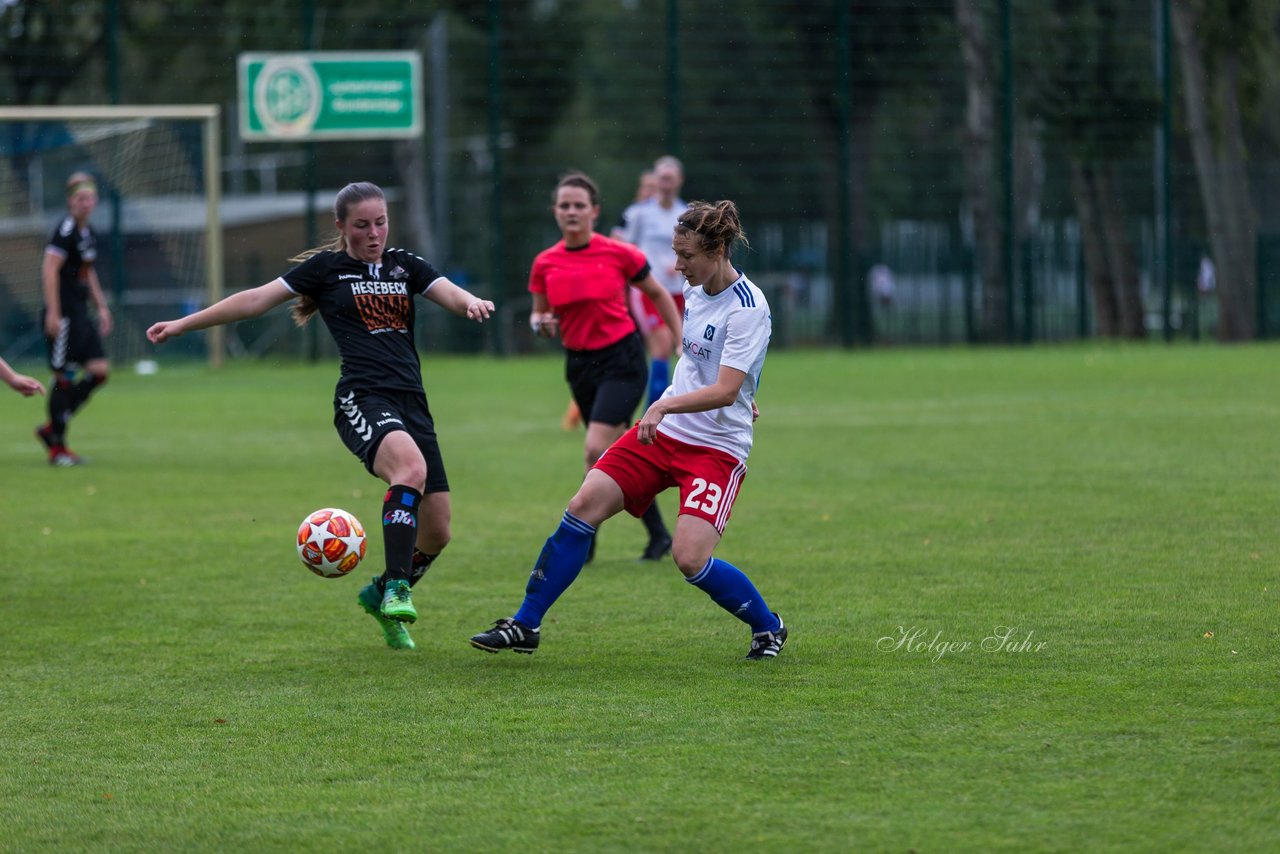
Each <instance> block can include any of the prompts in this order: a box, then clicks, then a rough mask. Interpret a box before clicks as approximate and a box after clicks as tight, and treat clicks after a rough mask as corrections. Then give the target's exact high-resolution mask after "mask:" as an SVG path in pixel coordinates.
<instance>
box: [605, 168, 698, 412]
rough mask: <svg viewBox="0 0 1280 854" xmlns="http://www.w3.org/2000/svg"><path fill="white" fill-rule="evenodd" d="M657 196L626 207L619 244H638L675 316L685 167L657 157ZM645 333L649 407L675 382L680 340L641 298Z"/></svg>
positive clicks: (680, 301)
mask: <svg viewBox="0 0 1280 854" xmlns="http://www.w3.org/2000/svg"><path fill="white" fill-rule="evenodd" d="M653 178H654V184H655V185H656V187H657V191H656V192H655V193H654V194H653V195H652V196H651V197H650V198H649V199H648V200H647V201H644V202H641V203H639V204H636V205H633V206H632V207H631V208H628V209H627V210H628V212H629V213H628V215H627V218H626V223H625V225H624V227H623V228H622V230H621V233H620V239H622V240H625V241H627V242H628V243H634V244H635V245H636V246H638V247H639V248H640V251H641V252H643V253H644V256H645V257H646V258H648V259H649V264H650V266H651V267H652V268H653V275H654V278H656V279H657V280H658V281H659V282H660V283H661V284H662V286H663V287H664V288H665V289H666V291H667V293H668V294H669V295H670V296H671V298H672V299H673V300H675V303H676V312H677V313H683V312H684V277H683V276H681V275H680V274H679V273H678V272H677V271H676V268H675V264H676V259H675V253H674V252H672V251H671V234H672V232H674V231H675V227H676V222H677V221H678V220H679V219H680V215H681V214H683V213H684V211H685V207H686V205H685V202H684V200H683V199H681V198H680V188H681V187H682V186H683V185H684V166H683V164H681V163H680V161H679V160H677V159H676V158H675V157H671V156H669V155H668V156H664V157H659V158H658V159H657V160H656V161H654V164H653ZM636 315H637V317H639V318H640V323H641V326H642V328H641V332H642V333H643V334H644V336H645V344H646V346H647V348H648V351H649V403H650V404H652V403H653V402H654V401H655V400H657V399H658V398H659V397H661V396H662V393H663V392H664V391H666V390H667V383H668V382H669V380H670V377H671V356H672V353H673V352H674V350H675V346H676V342H677V341H679V340H680V336H679V335H678V334H676V333H675V332H673V331H672V329H671V328H670V327H669V326H668V325H667V324H666V322H665V321H664V320H663V318H662V314H661V312H659V311H658V310H657V306H656V305H655V304H654V303H653V301H652V300H649V299H646V298H645V297H644V296H643V295H642V296H641V297H640V302H639V305H638V306H637V308H636Z"/></svg>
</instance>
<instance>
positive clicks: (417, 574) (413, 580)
mask: <svg viewBox="0 0 1280 854" xmlns="http://www.w3.org/2000/svg"><path fill="white" fill-rule="evenodd" d="M438 557H440V552H436V553H435V554H433V555H429V554H427V553H426V552H423V551H421V550H420V549H418V548H417V547H414V550H413V566H412V567H411V568H410V569H409V586H410V587H412V586H413V585H415V584H417V583H418V582H419V581H421V580H422V576H424V575H426V574H427V570H428V569H430V568H431V564H432V563H434V562H435V559H436V558H438Z"/></svg>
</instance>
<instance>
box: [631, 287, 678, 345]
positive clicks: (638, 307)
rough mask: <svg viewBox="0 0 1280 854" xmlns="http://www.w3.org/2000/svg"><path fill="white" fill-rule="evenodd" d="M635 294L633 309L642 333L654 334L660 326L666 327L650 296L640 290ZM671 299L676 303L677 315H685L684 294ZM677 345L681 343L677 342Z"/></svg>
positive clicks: (674, 295)
mask: <svg viewBox="0 0 1280 854" xmlns="http://www.w3.org/2000/svg"><path fill="white" fill-rule="evenodd" d="M632 293H634V294H635V298H634V300H633V303H634V304H633V305H632V309H633V311H634V312H635V315H636V319H637V320H639V321H640V331H641V332H645V333H648V332H652V331H653V330H655V329H657V328H658V327H659V326H666V324H665V323H663V322H662V315H660V314H658V307H657V306H655V305H654V304H653V300H651V299H649V295H648V294H646V293H645V292H644V291H642V290H640V289H639V288H635V289H633V291H632ZM671 298H672V299H673V300H675V303H676V314H684V294H672V295H671ZM676 343H677V344H678V343H680V342H678V341H677V342H676Z"/></svg>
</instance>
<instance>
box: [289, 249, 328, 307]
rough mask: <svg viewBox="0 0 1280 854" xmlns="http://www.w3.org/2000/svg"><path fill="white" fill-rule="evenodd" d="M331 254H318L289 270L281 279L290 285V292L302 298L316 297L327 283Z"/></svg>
mask: <svg viewBox="0 0 1280 854" xmlns="http://www.w3.org/2000/svg"><path fill="white" fill-rule="evenodd" d="M332 254H333V253H331V252H318V253H316V254H315V255H312V256H311V257H310V258H308V259H307V260H305V261H303V262H302V263H301V264H299V265H297V266H296V267H294V268H292V269H291V270H289V272H287V273H285V274H284V275H283V276H281V277H280V278H282V279H284V283H285V284H286V285H288V287H289V290H291V291H293V292H294V293H295V294H301V295H302V296H314V295H315V293H316V291H318V290H320V288H321V286H323V285H324V283H325V274H326V273H327V272H328V270H329V267H330V266H331V263H330V260H329V256H330V255H332Z"/></svg>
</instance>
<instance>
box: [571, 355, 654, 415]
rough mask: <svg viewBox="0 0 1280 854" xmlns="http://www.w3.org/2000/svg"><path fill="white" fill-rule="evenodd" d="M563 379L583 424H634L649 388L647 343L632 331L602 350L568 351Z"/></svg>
mask: <svg viewBox="0 0 1280 854" xmlns="http://www.w3.org/2000/svg"><path fill="white" fill-rule="evenodd" d="M565 354H566V358H565V363H564V378H565V379H566V380H567V381H568V382H569V389H570V391H572V392H573V400H574V402H575V403H577V404H578V409H579V411H581V412H582V420H583V422H584V423H590V422H592V421H597V422H599V423H601V424H621V425H626V424H630V423H631V419H632V418H633V417H634V416H635V414H636V407H637V406H639V405H640V400H641V398H643V397H644V395H645V392H646V391H648V389H649V367H648V365H647V364H646V362H645V355H644V342H643V341H641V340H640V335H639V333H636V332H633V333H631V334H630V335H628V336H627V337H626V338H623V339H622V340H621V341H618V342H617V343H615V344H610V345H609V346H608V347H602V348H601V349H599V350H566V351H565Z"/></svg>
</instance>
